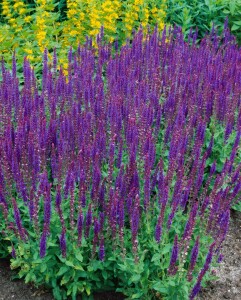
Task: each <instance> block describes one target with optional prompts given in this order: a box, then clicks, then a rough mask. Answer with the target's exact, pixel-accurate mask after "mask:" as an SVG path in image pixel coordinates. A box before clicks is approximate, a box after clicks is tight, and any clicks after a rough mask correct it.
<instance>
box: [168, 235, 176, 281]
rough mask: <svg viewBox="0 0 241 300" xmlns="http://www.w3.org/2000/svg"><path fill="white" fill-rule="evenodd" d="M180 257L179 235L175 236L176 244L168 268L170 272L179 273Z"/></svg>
mask: <svg viewBox="0 0 241 300" xmlns="http://www.w3.org/2000/svg"><path fill="white" fill-rule="evenodd" d="M177 259H178V236H177V235H176V236H175V239H174V244H173V248H172V255H171V260H170V265H169V268H168V274H169V275H172V276H174V275H175V274H176V273H177V270H178V267H177V266H176V263H177Z"/></svg>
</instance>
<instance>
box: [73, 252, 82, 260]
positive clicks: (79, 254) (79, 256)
mask: <svg viewBox="0 0 241 300" xmlns="http://www.w3.org/2000/svg"><path fill="white" fill-rule="evenodd" d="M75 257H76V258H77V259H78V260H79V261H80V262H82V261H83V256H82V254H81V253H77V254H76V255H75Z"/></svg>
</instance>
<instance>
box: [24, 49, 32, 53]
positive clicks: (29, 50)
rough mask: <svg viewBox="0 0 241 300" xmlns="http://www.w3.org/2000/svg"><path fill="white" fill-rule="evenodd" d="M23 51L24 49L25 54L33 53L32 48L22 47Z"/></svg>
mask: <svg viewBox="0 0 241 300" xmlns="http://www.w3.org/2000/svg"><path fill="white" fill-rule="evenodd" d="M24 51H25V52H26V53H27V54H33V50H32V49H24Z"/></svg>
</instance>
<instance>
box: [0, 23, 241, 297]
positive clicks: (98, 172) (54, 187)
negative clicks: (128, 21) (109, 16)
mask: <svg viewBox="0 0 241 300" xmlns="http://www.w3.org/2000/svg"><path fill="white" fill-rule="evenodd" d="M196 38H197V33H196V32H194V33H192V32H190V36H189V41H190V44H189V43H186V42H185V41H184V38H183V35H182V31H181V29H180V28H174V29H173V30H172V31H170V41H169V43H166V31H165V30H164V32H163V34H162V36H161V37H160V36H159V34H158V31H157V29H156V30H155V31H154V33H153V34H150V33H148V34H147V36H146V37H145V38H144V34H143V31H142V30H140V31H139V32H138V33H137V34H136V35H135V36H134V39H133V41H132V43H131V44H126V45H125V46H123V47H121V49H120V52H116V53H115V55H113V48H112V45H111V44H105V43H102V42H101V41H100V42H99V43H98V47H99V49H98V56H97V57H96V52H95V49H94V48H93V44H92V41H91V39H89V38H88V39H87V41H86V44H85V46H84V47H81V46H79V47H78V49H77V51H76V52H75V53H73V50H72V48H70V50H69V54H68V77H67V78H66V76H65V75H64V73H63V70H62V68H60V70H57V56H56V50H55V51H54V53H53V61H52V62H51V66H50V62H49V61H48V51H47V49H46V50H45V51H44V56H43V70H42V86H41V88H40V90H41V91H40V92H39V87H38V85H37V80H36V77H35V74H34V71H33V69H32V68H31V66H30V63H29V61H28V60H27V59H25V60H24V65H23V75H24V86H23V88H22V89H21V91H20V87H19V80H18V78H17V75H16V60H15V57H13V63H12V70H11V71H8V70H7V69H6V68H5V65H4V63H2V78H3V79H2V82H1V85H0V204H1V206H0V207H1V214H2V215H1V217H2V218H3V219H4V222H3V225H1V226H4V228H3V230H4V232H6V233H7V234H8V235H9V236H10V239H11V242H12V245H13V248H11V251H13V250H14V251H13V253H14V256H15V257H16V258H18V259H19V261H20V260H21V259H22V260H25V262H26V263H29V261H31V259H32V260H34V259H36V257H38V255H39V256H40V257H41V259H43V260H44V259H45V257H46V256H47V255H48V250H49V251H52V252H51V253H52V254H51V256H49V258H48V260H47V261H48V262H49V263H50V264H51V268H50V269H54V268H55V265H58V264H59V261H61V262H63V263H65V262H66V265H67V266H68V267H73V270H74V275H73V276H75V275H76V276H77V275H78V276H79V278H86V277H88V276H89V275H88V276H87V275H86V273H85V271H86V272H89V273H90V272H94V271H96V273H95V275H94V276H95V277H94V278H97V279H98V280H97V279H96V281H98V285H97V286H95V287H94V285H92V289H94V288H95V289H96V290H97V289H98V286H101V285H102V282H104V283H105V284H106V282H107V281H103V277H101V276H102V275H100V273H98V270H100V269H101V268H102V267H101V266H103V264H104V263H105V262H106V267H107V268H108V272H112V273H113V274H114V273H115V274H114V275H113V274H112V275H111V276H112V277H110V278H114V277H115V276H116V274H119V278H118V280H120V282H121V280H125V278H129V277H130V279H128V280H133V281H132V285H133V286H134V285H137V284H138V282H139V279H136V278H140V277H143V278H146V279H145V280H146V281H147V282H148V284H147V285H148V288H149V289H150V286H151V289H152V290H153V289H157V287H158V285H157V283H158V282H157V280H160V282H161V283H162V284H164V283H165V282H167V283H168V278H169V277H170V276H171V277H173V278H174V279H173V280H175V278H176V279H177V280H178V282H179V280H180V277H182V280H183V282H185V284H186V285H187V287H188V290H189V293H190V297H191V299H193V298H194V297H195V296H196V294H197V292H198V291H199V289H200V287H201V281H202V280H203V277H204V275H206V274H207V272H208V270H209V268H210V265H211V263H212V260H213V258H214V257H215V256H216V257H219V256H220V254H221V250H222V242H223V240H224V239H225V236H226V234H227V230H228V224H229V218H230V214H229V209H230V206H231V205H232V203H234V201H236V199H237V198H238V197H239V195H240V191H241V184H240V180H241V173H240V170H241V168H240V165H238V164H237V156H239V155H240V152H239V144H240V136H241V112H240V94H241V81H240V78H241V65H240V60H241V53H240V51H239V49H238V47H237V46H236V44H235V42H234V39H233V37H232V36H230V33H229V31H228V30H227V29H226V30H225V32H224V36H223V37H222V40H223V44H222V45H220V38H219V37H218V36H217V35H216V34H215V33H214V32H213V33H212V34H211V36H209V37H206V38H205V39H203V40H202V42H201V44H200V46H196V44H195V41H196ZM100 39H101V36H100V37H99V40H100ZM230 62H231V64H230ZM203 66H206V68H203ZM219 127H221V128H222V142H223V144H224V145H226V146H225V147H226V148H227V149H229V150H227V151H228V152H227V154H226V158H225V161H224V162H223V163H222V164H221V165H220V163H219V162H217V166H216V162H215V159H216V157H214V155H213V153H215V151H216V150H215V149H216V142H217V141H216V136H217V135H218V134H217V128H219ZM30 243H31V249H30V248H27V246H26V245H30ZM34 245H35V246H34ZM36 245H37V246H36ZM53 245H54V248H53V249H51V247H53ZM167 246H168V248H167V251H166V250H165V249H166V248H165V247H167ZM21 247H23V248H21ZM34 247H37V249H38V250H37V254H36V255H33V257H31V259H28V255H32V254H31V252H30V254H29V251H28V254H26V255H25V254H24V255H23V251H24V250H23V249H30V251H32V249H33V248H34ZM76 249H77V250H76ZM171 249H172V251H170V250H171ZM75 251H77V252H76V253H75ZM73 253H74V256H73V257H74V258H73V259H76V257H78V260H79V263H80V262H81V265H78V262H77V261H75V263H73V262H72V261H71V259H69V257H71V255H72V254H73ZM145 253H147V254H146V256H145ZM75 254H76V255H75ZM77 254H78V256H77ZM80 254H81V256H80ZM56 255H58V257H59V260H58V262H56V260H55V257H56ZM205 257H206V259H205ZM203 258H204V259H203ZM68 259H69V260H68ZM91 259H93V260H94V259H96V261H97V262H96V264H95V265H90V264H91V263H90V261H91ZM83 260H84V262H83V263H82V261H83ZM125 261H126V262H127V264H130V262H131V261H133V266H131V267H130V273H125V275H124V276H121V275H120V273H118V272H119V271H117V269H118V267H119V266H121V270H122V271H123V272H127V269H128V267H127V266H126V265H125V264H123V262H125ZM143 261H144V262H143ZM113 262H116V265H115V266H113V265H112V266H111V267H110V264H112V263H113ZM98 263H100V264H98ZM108 264H109V265H108ZM36 265H37V263H36V264H35V265H32V267H31V268H37V267H36ZM66 265H65V267H64V268H66ZM144 265H147V266H148V267H147V268H146V269H145V268H144ZM153 265H154V266H155V269H153V272H152V271H149V269H151V268H152V266H153ZM136 266H138V267H136ZM160 268H162V271H160ZM67 269H68V268H67ZM67 269H66V270H67ZM157 269H158V270H157ZM61 270H63V269H61ZM110 270H112V271H110ZM136 270H137V271H138V272H139V273H138V276H139V277H133V276H134V275H133V274H134V273H133V272H137V271H136ZM21 272H24V270H22V271H21ZM41 272H42V271H41ZM43 272H44V271H43ZM61 272H62V271H61ZM61 272H60V271H59V273H58V271H57V272H55V273H54V274H55V275H56V274H57V273H58V274H60V275H58V276H62V275H63V273H64V272H63V273H61ZM79 272H82V273H79ZM103 272H104V271H103ZM105 272H106V271H105ZM145 272H146V273H145ZM89 273H88V274H89ZM103 274H104V273H103ZM130 274H132V276H129V275H130ZM55 275H54V276H55ZM28 276H30V275H28ZM34 276H35V275H34ZM98 276H99V277H98ZM103 276H104V278H105V277H107V276H108V275H106V274H105V275H103ZM135 276H137V275H135ZM152 276H153V277H152ZM40 278H45V277H42V275H41V276H40ZM74 278H75V277H74ZM88 278H90V277H88ZM195 278H197V280H196V279H195ZM42 280H45V279H42ZM64 280H66V277H63V279H62V281H61V282H62V283H61V285H62V284H63V285H64V282H65V283H66V282H68V280H67V281H64ZM110 280H111V279H110ZM104 283H103V284H104ZM112 284H113V285H114V284H116V279H115V278H114V279H113V282H112ZM158 284H160V283H158ZM55 286H56V283H55ZM123 286H126V289H128V287H127V286H128V285H127V284H125V283H123ZM133 286H132V287H133ZM132 287H131V288H132ZM148 288H147V289H146V290H144V289H143V293H147V292H148ZM80 290H81V288H80ZM137 290H140V288H139V287H138V286H137ZM123 291H124V292H126V290H125V289H124V288H123ZM131 291H132V292H133V290H131ZM168 291H169V290H168ZM162 292H163V293H164V294H165V289H162ZM178 292H179V290H178V289H175V291H174V293H178ZM70 293H72V290H71V291H70ZM73 293H74V292H73ZM164 296H165V295H164ZM143 297H144V298H147V297H148V296H147V295H146V294H143ZM170 297H171V296H170ZM178 297H179V296H178ZM170 299H171V298H170ZM172 299H173V298H172ZM183 299H185V298H183Z"/></svg>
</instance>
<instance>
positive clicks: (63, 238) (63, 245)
mask: <svg viewBox="0 0 241 300" xmlns="http://www.w3.org/2000/svg"><path fill="white" fill-rule="evenodd" d="M59 243H60V249H61V253H62V256H63V257H66V250H67V247H66V236H65V232H64V231H62V233H61V236H60V238H59Z"/></svg>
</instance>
